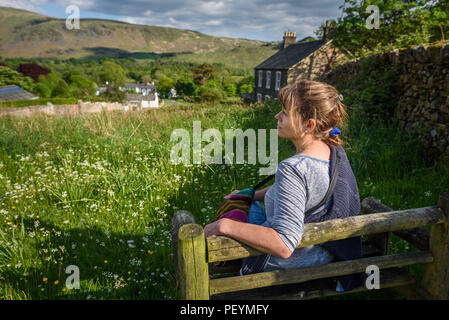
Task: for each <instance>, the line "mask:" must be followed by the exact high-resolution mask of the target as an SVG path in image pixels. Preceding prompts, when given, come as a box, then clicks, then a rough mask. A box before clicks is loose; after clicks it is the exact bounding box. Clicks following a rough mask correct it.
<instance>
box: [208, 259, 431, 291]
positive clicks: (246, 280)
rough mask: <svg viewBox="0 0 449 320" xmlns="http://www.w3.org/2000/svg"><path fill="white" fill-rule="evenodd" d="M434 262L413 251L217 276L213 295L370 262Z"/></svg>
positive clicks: (361, 267) (350, 270)
mask: <svg viewBox="0 0 449 320" xmlns="http://www.w3.org/2000/svg"><path fill="white" fill-rule="evenodd" d="M432 261H433V257H432V254H431V253H430V252H412V253H406V254H398V255H389V256H380V257H370V258H362V259H356V260H348V261H340V262H334V263H328V264H325V265H317V266H311V267H303V268H297V269H289V270H275V271H270V272H261V273H257V274H250V275H245V276H236V277H228V278H220V279H213V280H210V294H211V295H212V294H218V293H223V292H233V291H239V290H247V289H254V288H261V287H269V286H273V285H282V284H288V283H296V282H302V281H308V280H314V279H321V278H328V277H336V276H341V275H348V274H354V273H359V272H365V270H366V267H367V266H369V265H376V266H377V267H378V268H379V269H387V268H395V267H403V266H406V265H412V264H418V263H430V262H432ZM381 274H382V273H381Z"/></svg>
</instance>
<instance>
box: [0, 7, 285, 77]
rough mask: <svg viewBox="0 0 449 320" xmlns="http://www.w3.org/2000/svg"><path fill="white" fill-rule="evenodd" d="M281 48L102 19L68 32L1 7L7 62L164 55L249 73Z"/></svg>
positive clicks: (0, 34) (0, 50)
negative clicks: (15, 59)
mask: <svg viewBox="0 0 449 320" xmlns="http://www.w3.org/2000/svg"><path fill="white" fill-rule="evenodd" d="M277 45H278V44H277V43H267V42H263V41H256V40H247V39H233V38H225V37H214V36H210V35H206V34H202V33H200V32H196V31H191V30H181V29H175V28H167V27H156V26H143V25H133V24H128V23H124V22H120V21H110V20H100V19H81V21H80V29H79V30H68V29H67V28H66V25H65V20H62V19H56V18H52V17H46V16H43V15H40V14H37V13H33V12H28V11H24V10H19V9H12V8H6V7H0V55H1V56H2V57H3V58H65V59H67V58H86V57H103V56H107V57H135V58H140V59H145V58H150V59H154V58H155V57H156V56H161V57H173V58H175V59H176V60H180V61H187V62H198V61H199V60H201V61H205V62H210V63H214V62H222V63H225V64H228V65H230V66H232V67H237V68H244V69H249V68H252V67H254V66H255V65H257V64H259V63H260V62H262V61H263V60H265V59H266V58H268V57H269V56H271V55H272V54H274V53H275V52H276V51H277V50H278V49H277Z"/></svg>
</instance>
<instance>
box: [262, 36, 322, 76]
mask: <svg viewBox="0 0 449 320" xmlns="http://www.w3.org/2000/svg"><path fill="white" fill-rule="evenodd" d="M325 43H326V42H324V41H323V40H316V41H310V42H297V43H294V44H291V45H289V46H288V47H287V48H285V49H281V50H279V51H278V52H276V53H275V54H274V55H272V56H271V57H269V58H268V59H267V60H265V61H264V62H262V63H261V64H259V65H258V66H257V67H256V68H255V69H289V68H290V67H291V66H293V65H295V64H296V63H298V62H299V61H301V60H302V59H304V58H306V57H307V56H308V55H310V54H311V53H313V52H315V51H316V50H318V49H319V48H321V47H322V46H323V45H324V44H325Z"/></svg>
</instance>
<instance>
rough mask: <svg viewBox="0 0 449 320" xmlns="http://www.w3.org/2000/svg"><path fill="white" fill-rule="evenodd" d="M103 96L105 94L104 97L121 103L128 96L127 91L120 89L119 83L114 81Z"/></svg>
mask: <svg viewBox="0 0 449 320" xmlns="http://www.w3.org/2000/svg"><path fill="white" fill-rule="evenodd" d="M102 96H104V98H105V99H106V100H107V101H111V102H120V103H121V102H123V101H124V100H125V98H126V92H124V91H122V90H120V87H119V86H118V85H117V84H115V83H114V82H112V83H111V84H110V85H109V87H108V90H107V91H106V92H105V93H104V95H102Z"/></svg>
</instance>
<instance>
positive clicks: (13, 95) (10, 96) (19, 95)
mask: <svg viewBox="0 0 449 320" xmlns="http://www.w3.org/2000/svg"><path fill="white" fill-rule="evenodd" d="M36 99H39V97H37V96H35V95H34V94H32V93H30V92H28V91H26V90H25V89H22V88H21V87H19V86H15V85H9V86H2V87H0V101H11V100H36Z"/></svg>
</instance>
